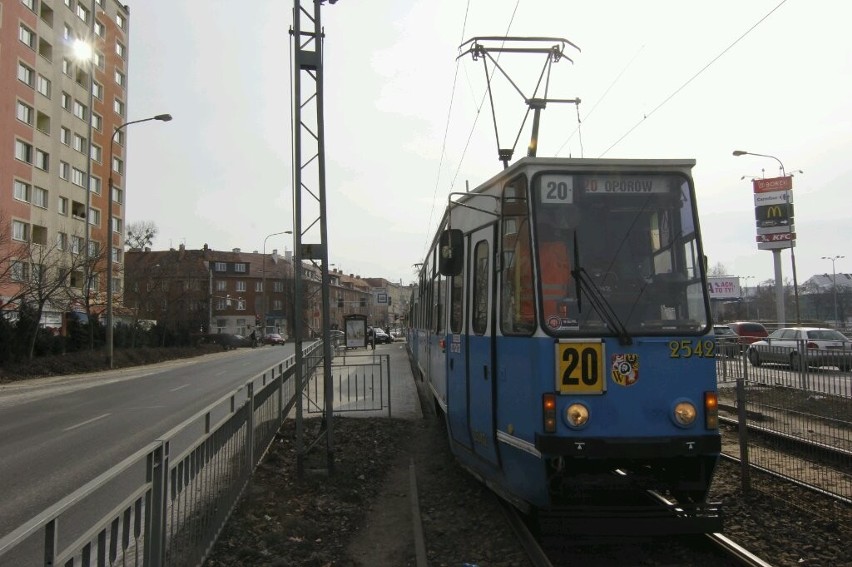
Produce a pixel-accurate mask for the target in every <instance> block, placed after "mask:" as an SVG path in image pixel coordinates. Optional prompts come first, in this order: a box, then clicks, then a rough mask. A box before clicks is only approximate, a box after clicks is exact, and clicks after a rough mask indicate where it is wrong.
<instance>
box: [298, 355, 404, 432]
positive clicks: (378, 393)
mask: <svg viewBox="0 0 852 567" xmlns="http://www.w3.org/2000/svg"><path fill="white" fill-rule="evenodd" d="M331 376H332V387H333V388H334V394H333V398H334V412H335V413H342V412H371V413H376V414H377V413H384V410H385V408H387V416H388V417H390V416H391V409H392V408H391V386H390V385H391V379H390V378H391V376H390V356H389V355H387V354H382V355H379V354H375V353H373V354H369V353H368V354H353V353H351V352H347V350H346V349H345V348H344V349H338V350H337V356H335V358H334V360H333V361H332V365H331ZM324 391H325V390H324V384H323V382H322V381H320V380H314V381H312V382H311V383H310V384H309V385H308V390H307V392H306V393H305V397H306V399H307V401H308V403H307V405H306V408H307V410H306V411H307V413H309V414H316V413H322V411H323V406H324V404H323V392H324Z"/></svg>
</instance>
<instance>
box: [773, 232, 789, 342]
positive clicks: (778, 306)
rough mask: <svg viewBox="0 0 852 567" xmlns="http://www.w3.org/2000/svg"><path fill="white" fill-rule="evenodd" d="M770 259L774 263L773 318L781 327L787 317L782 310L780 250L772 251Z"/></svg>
mask: <svg viewBox="0 0 852 567" xmlns="http://www.w3.org/2000/svg"><path fill="white" fill-rule="evenodd" d="M772 259H773V260H774V263H775V318H776V319H777V321H778V324H779V325H780V326H781V327H786V326H787V323H786V321H787V317H786V314H785V312H784V281H783V279H782V277H781V250H780V249H777V250H773V251H772Z"/></svg>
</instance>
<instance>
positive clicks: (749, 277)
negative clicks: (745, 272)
mask: <svg viewBox="0 0 852 567" xmlns="http://www.w3.org/2000/svg"><path fill="white" fill-rule="evenodd" d="M740 277H741V278H742V279H744V280H745V304H746V319H750V318H751V317H750V315H749V309H748V303H749V300H748V280H753V279H754V276H740Z"/></svg>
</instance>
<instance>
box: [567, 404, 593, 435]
mask: <svg viewBox="0 0 852 567" xmlns="http://www.w3.org/2000/svg"><path fill="white" fill-rule="evenodd" d="M564 415H565V423H567V424H568V427H571V428H574V429H580V428H582V427H585V426H586V424H587V423H588V422H589V408H587V407H586V406H584V405H583V404H579V403H575V404H571V405H570V406H568V407H567V408H565V414H564Z"/></svg>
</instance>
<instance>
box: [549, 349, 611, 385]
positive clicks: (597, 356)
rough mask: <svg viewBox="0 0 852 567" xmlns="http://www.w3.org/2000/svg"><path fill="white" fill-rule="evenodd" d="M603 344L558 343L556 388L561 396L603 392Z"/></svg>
mask: <svg viewBox="0 0 852 567" xmlns="http://www.w3.org/2000/svg"><path fill="white" fill-rule="evenodd" d="M602 361H603V344H602V343H599V342H597V343H558V344H557V345H556V377H557V379H556V387H557V388H558V389H559V392H560V393H562V394H596V393H601V392H603V388H604V383H605V382H604V374H603V363H602Z"/></svg>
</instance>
